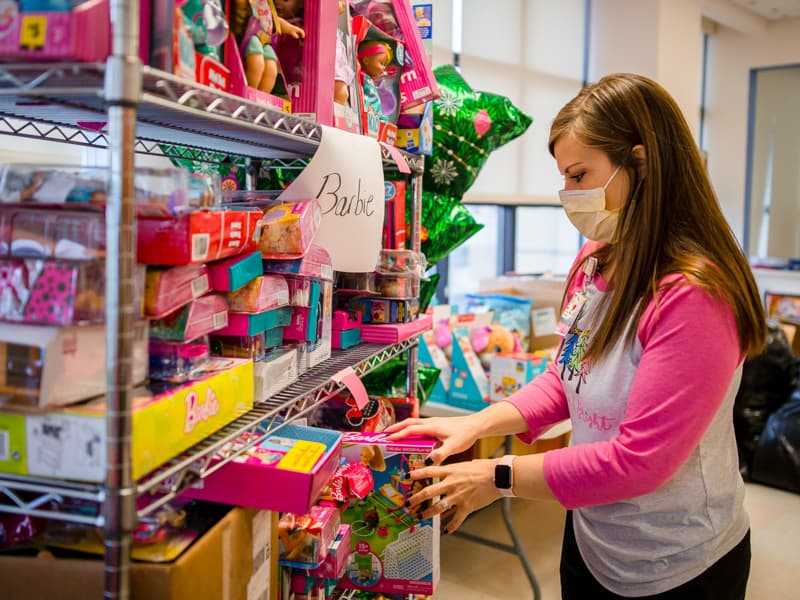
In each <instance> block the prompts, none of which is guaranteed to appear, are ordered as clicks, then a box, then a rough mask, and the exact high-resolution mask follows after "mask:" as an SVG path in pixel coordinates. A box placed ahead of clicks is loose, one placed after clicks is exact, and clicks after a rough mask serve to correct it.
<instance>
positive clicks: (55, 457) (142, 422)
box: [0, 327, 253, 482]
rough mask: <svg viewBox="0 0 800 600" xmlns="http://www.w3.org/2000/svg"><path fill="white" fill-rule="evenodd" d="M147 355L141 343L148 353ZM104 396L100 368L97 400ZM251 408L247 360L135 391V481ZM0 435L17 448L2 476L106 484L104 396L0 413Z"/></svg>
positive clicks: (223, 361)
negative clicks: (40, 409)
mask: <svg viewBox="0 0 800 600" xmlns="http://www.w3.org/2000/svg"><path fill="white" fill-rule="evenodd" d="M100 329H101V330H102V327H101V328H100ZM101 335H104V332H102V331H101ZM146 348H147V346H146V344H145V345H144V350H145V352H146ZM145 360H146V359H145ZM78 377H80V374H78ZM104 390H105V366H103V380H102V389H101V391H100V394H103V392H104ZM252 408H253V363H252V361H249V360H238V359H229V358H212V359H211V360H210V361H209V363H208V364H207V365H206V367H205V369H204V370H203V371H202V372H201V373H199V374H198V379H195V380H192V381H189V382H186V383H183V384H180V385H175V384H171V383H158V384H153V383H151V384H150V385H149V386H147V387H139V388H135V389H134V390H133V399H132V407H131V410H132V412H133V416H132V419H133V424H132V438H131V463H132V464H131V469H132V474H133V478H134V479H139V478H141V477H143V476H144V475H146V474H147V473H150V472H151V471H152V470H153V469H155V468H157V467H158V466H160V465H161V464H163V463H164V462H166V461H167V460H169V459H171V458H173V457H175V456H177V455H178V454H180V453H181V452H183V451H184V450H186V449H188V448H191V447H192V446H193V445H194V444H197V443H199V442H201V441H202V440H205V439H206V438H208V436H209V435H211V434H212V433H214V432H215V431H217V430H218V429H220V428H221V427H223V426H225V425H227V424H228V423H230V422H231V421H234V420H235V419H237V418H238V417H240V416H242V415H243V414H244V413H246V412H247V411H249V410H251V409H252ZM0 431H6V432H8V435H9V436H10V438H11V443H12V444H13V446H14V447H16V448H17V449H18V452H16V453H15V454H13V455H12V456H10V458H8V460H3V458H2V457H0V471H2V472H5V473H12V474H19V475H33V476H39V477H58V478H63V479H75V480H79V481H92V482H102V481H103V479H104V477H105V468H106V436H107V435H108V432H107V430H106V404H105V396H103V395H100V396H98V397H96V398H93V399H92V400H90V401H89V402H84V403H81V404H76V405H73V406H64V407H59V408H54V409H51V410H48V411H47V412H44V413H38V414H27V415H25V414H12V413H0Z"/></svg>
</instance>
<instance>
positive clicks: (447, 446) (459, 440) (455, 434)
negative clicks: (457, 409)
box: [384, 413, 481, 465]
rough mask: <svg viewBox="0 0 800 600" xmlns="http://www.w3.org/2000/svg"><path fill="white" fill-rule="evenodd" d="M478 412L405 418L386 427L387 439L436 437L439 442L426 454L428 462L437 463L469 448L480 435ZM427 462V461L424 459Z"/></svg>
mask: <svg viewBox="0 0 800 600" xmlns="http://www.w3.org/2000/svg"><path fill="white" fill-rule="evenodd" d="M477 414H478V413H475V414H473V415H466V416H463V417H432V418H427V419H405V420H403V421H400V422H399V423H395V424H394V425H390V426H389V427H387V428H386V431H385V432H384V433H386V434H389V435H387V438H388V439H389V440H401V439H403V438H407V437H410V436H413V435H425V436H429V437H434V438H436V439H438V440H439V441H440V442H441V444H440V445H439V446H437V447H436V449H434V450H433V452H431V453H430V454H429V455H428V458H429V459H430V461H432V462H430V464H434V465H438V464H439V463H441V462H442V461H443V460H444V459H446V458H447V457H448V456H452V455H453V454H457V453H459V452H463V451H464V450H467V449H468V448H470V447H471V446H472V445H473V444H474V443H475V442H476V441H477V440H478V438H479V437H480V434H481V430H480V419H478V418H476V417H477ZM426 462H428V461H426Z"/></svg>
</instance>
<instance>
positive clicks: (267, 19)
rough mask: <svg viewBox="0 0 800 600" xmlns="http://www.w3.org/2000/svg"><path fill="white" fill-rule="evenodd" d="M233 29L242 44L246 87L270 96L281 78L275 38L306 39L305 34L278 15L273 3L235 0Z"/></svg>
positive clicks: (259, 0)
mask: <svg viewBox="0 0 800 600" xmlns="http://www.w3.org/2000/svg"><path fill="white" fill-rule="evenodd" d="M230 21H231V22H230V26H231V31H232V32H233V35H234V37H235V38H236V41H237V42H238V43H239V52H241V54H242V57H243V59H244V60H243V62H244V69H245V76H246V77H247V85H249V86H250V87H252V88H255V89H258V90H260V91H262V92H266V93H268V94H269V93H271V92H272V90H273V88H274V87H275V82H276V81H277V79H278V71H279V68H280V66H279V64H278V57H277V55H276V54H275V50H274V48H273V47H272V35H273V34H277V35H289V36H291V37H293V38H295V39H299V38H302V37H305V35H306V34H305V31H304V30H303V29H301V28H300V27H297V26H296V25H292V24H291V23H289V21H287V20H286V19H284V18H282V17H280V16H278V14H277V13H276V12H275V6H274V4H273V1H272V0H232V1H231V16H230Z"/></svg>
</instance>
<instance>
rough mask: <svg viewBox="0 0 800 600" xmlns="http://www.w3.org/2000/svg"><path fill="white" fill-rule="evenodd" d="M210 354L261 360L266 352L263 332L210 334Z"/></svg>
mask: <svg viewBox="0 0 800 600" xmlns="http://www.w3.org/2000/svg"><path fill="white" fill-rule="evenodd" d="M210 341H211V354H212V355H214V356H229V357H232V358H250V359H253V360H254V361H255V360H262V359H263V358H264V355H265V353H266V344H265V336H264V333H263V332H262V333H257V334H256V335H246V336H235V335H230V336H229V335H212V336H211V338H210Z"/></svg>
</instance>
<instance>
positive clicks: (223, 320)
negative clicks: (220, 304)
mask: <svg viewBox="0 0 800 600" xmlns="http://www.w3.org/2000/svg"><path fill="white" fill-rule="evenodd" d="M227 324H228V311H227V310H223V311H220V312H218V313H214V329H222V328H223V327H225V326H226V325H227Z"/></svg>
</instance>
